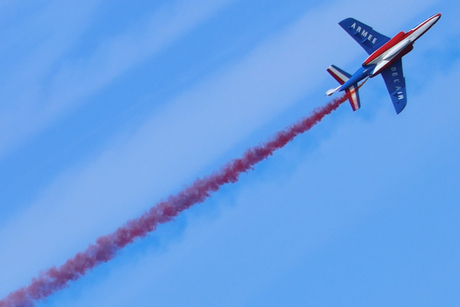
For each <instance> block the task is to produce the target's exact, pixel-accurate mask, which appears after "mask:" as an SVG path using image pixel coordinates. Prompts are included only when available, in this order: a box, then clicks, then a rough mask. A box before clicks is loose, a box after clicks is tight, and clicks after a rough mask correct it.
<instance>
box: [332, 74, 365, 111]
mask: <svg viewBox="0 0 460 307" xmlns="http://www.w3.org/2000/svg"><path fill="white" fill-rule="evenodd" d="M327 71H328V73H330V74H331V76H332V77H333V78H334V79H335V80H336V81H337V82H339V83H340V85H343V84H345V82H347V81H348V80H349V79H350V78H351V75H350V74H349V73H347V72H346V71H344V70H342V69H340V68H338V67H337V66H335V65H331V66H329V67H328V69H327ZM340 89H341V86H339V87H338V88H335V89H330V90H329V91H327V92H326V95H328V96H331V95H332V94H334V93H335V92H336V91H338V90H340ZM358 89H359V88H358V84H353V85H352V86H350V87H349V88H347V89H346V90H345V92H346V95H347V98H348V100H349V101H350V105H351V108H352V109H353V111H356V110H358V109H359V108H361V103H360V101H359V93H358Z"/></svg>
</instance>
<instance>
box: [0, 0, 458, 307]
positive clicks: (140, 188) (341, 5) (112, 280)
mask: <svg viewBox="0 0 460 307" xmlns="http://www.w3.org/2000/svg"><path fill="white" fill-rule="evenodd" d="M459 9H460V4H458V2H456V1H450V0H449V1H448V0H445V1H438V0H428V1H415V0H408V1H404V3H402V2H401V1H396V0H389V1H386V2H385V3H377V2H375V3H369V2H368V1H366V2H365V1H361V0H354V1H333V0H328V1H321V2H318V1H297V0H284V1H277V0H273V1H251V2H248V1H238V0H213V1H211V0H203V1H200V2H199V3H198V2H194V1H190V0H173V1H156V2H155V3H153V4H152V2H151V1H136V2H135V3H134V4H133V3H132V1H125V0H116V1H110V2H109V1H104V0H97V1H95V0H91V1H88V0H82V1H78V3H76V2H75V3H74V2H69V1H34V3H19V2H13V1H3V2H0V33H1V40H2V44H1V45H0V55H1V59H2V61H1V62H2V70H1V72H0V81H1V82H0V94H1V97H2V102H1V103H0V173H1V176H0V204H1V205H0V246H1V252H0V272H1V273H0V297H3V296H6V295H7V294H8V293H9V292H10V291H13V290H16V289H17V288H19V287H21V286H24V285H27V284H28V282H29V281H30V280H31V278H33V277H35V276H37V275H38V273H39V272H40V270H43V269H46V268H49V267H51V266H53V265H59V264H62V263H63V262H65V260H66V259H67V258H69V257H71V256H73V255H74V254H75V253H77V252H79V251H81V250H83V249H85V248H86V246H87V245H88V244H89V243H92V242H94V241H95V239H96V238H97V237H99V236H100V235H104V234H107V233H110V232H112V231H113V230H115V229H116V228H117V227H118V226H120V225H122V224H123V223H124V222H125V221H126V220H128V219H130V218H134V217H137V216H139V215H140V214H142V213H143V212H144V211H146V210H147V209H148V208H149V207H150V206H152V205H154V204H155V203H157V202H158V201H160V200H162V199H164V198H166V197H167V196H168V195H169V194H171V193H175V192H177V191H180V190H181V189H182V188H183V187H184V186H186V185H187V184H189V183H191V182H192V181H193V180H194V179H195V178H197V177H199V176H204V175H206V174H209V173H211V172H212V171H213V170H216V169H218V168H219V167H220V166H221V165H222V164H224V163H225V162H226V161H229V160H230V159H232V158H236V157H238V156H239V155H240V154H241V153H242V152H244V150H245V149H246V148H248V147H250V146H254V145H257V144H258V143H260V142H262V141H264V140H265V139H267V138H268V137H270V136H271V135H273V134H274V133H275V132H276V131H278V130H280V129H282V128H284V127H285V126H287V125H289V124H291V123H293V122H295V121H296V120H298V119H299V118H301V117H303V116H305V115H308V114H309V112H310V111H311V110H312V109H314V108H315V107H316V106H320V105H322V104H325V103H326V102H328V98H327V97H325V96H324V92H325V91H326V90H327V89H329V88H332V87H335V86H336V83H335V81H334V80H333V79H332V78H331V77H330V76H329V75H328V74H327V72H326V68H327V67H328V66H329V65H330V64H335V65H337V66H339V67H341V68H343V69H344V70H346V71H349V72H354V70H356V69H357V68H358V67H359V65H360V64H361V63H362V61H363V60H364V59H365V57H366V54H365V52H364V51H363V50H361V48H360V47H359V46H358V45H357V44H356V43H355V42H354V41H353V40H352V39H351V38H350V37H348V35H347V34H346V33H345V32H344V31H343V30H342V29H341V28H340V27H339V26H338V25H337V23H338V22H339V21H340V20H342V19H344V18H346V17H354V18H356V19H359V20H361V21H363V22H365V23H367V24H369V25H371V26H373V27H374V29H376V30H377V31H379V32H381V33H383V34H386V35H387V36H392V35H394V34H396V33H397V32H398V31H401V30H404V31H408V30H410V29H411V28H413V27H414V26H416V25H417V24H418V23H420V22H422V21H423V20H425V19H426V18H428V17H430V16H432V15H434V14H436V13H439V12H440V13H442V14H443V16H442V18H441V20H440V21H439V22H438V23H437V24H436V25H435V26H434V27H433V28H432V29H431V30H430V31H429V32H428V33H427V34H426V35H425V36H424V37H423V38H422V39H420V40H419V41H417V43H416V44H415V48H414V51H413V52H412V53H410V54H409V55H407V56H406V57H405V58H404V71H405V77H406V83H407V86H408V99H409V102H408V105H407V107H406V109H405V110H404V112H403V113H401V114H400V115H398V116H396V115H395V112H394V110H393V107H392V104H391V100H390V98H389V96H388V93H387V92H386V89H385V85H384V83H383V82H382V80H381V78H380V77H377V78H375V79H372V80H370V81H369V82H368V83H367V84H366V86H364V87H363V88H362V90H361V92H360V93H361V101H362V109H361V110H359V111H358V112H354V113H353V112H352V111H351V108H350V106H349V105H347V104H344V105H343V106H341V107H340V108H339V109H338V110H337V111H336V112H334V113H333V114H332V115H330V116H328V117H327V118H326V119H325V120H324V122H322V123H321V124H320V125H318V126H317V127H315V128H314V129H313V130H312V131H310V132H308V133H306V134H305V135H302V136H300V137H298V138H297V139H296V140H295V141H294V142H292V143H291V144H289V145H287V146H286V147H285V148H283V149H282V150H280V151H278V152H277V153H276V154H275V155H274V156H273V157H271V158H270V159H268V160H266V161H264V162H262V163H261V164H260V165H258V166H257V167H256V168H255V170H254V171H252V172H251V173H249V174H247V175H244V176H242V178H241V180H240V182H238V183H237V184H234V185H231V186H225V187H224V188H222V190H221V191H219V192H218V193H216V194H215V195H213V197H211V198H210V199H209V200H208V201H206V202H205V203H204V204H200V205H197V206H195V207H193V208H191V209H190V210H188V211H187V212H185V213H184V214H182V215H181V216H180V217H179V218H178V219H177V220H176V221H174V222H172V223H169V224H166V225H162V226H161V227H160V228H159V229H158V230H157V231H156V232H154V233H152V235H151V236H149V237H148V238H146V239H144V240H141V241H138V242H137V243H135V244H134V245H132V246H129V247H128V248H126V249H125V250H123V251H122V252H120V254H119V256H118V257H117V258H116V259H115V260H113V261H112V262H110V263H108V264H105V265H102V266H100V267H98V268H97V269H95V270H94V271H92V272H91V273H90V274H88V276H86V277H84V278H82V279H81V280H79V281H77V282H75V283H72V284H71V286H70V287H69V288H68V289H66V290H63V291H61V292H59V293H58V294H56V295H54V296H52V297H50V298H49V299H47V300H46V301H44V302H41V303H40V304H38V306H318V305H319V306H394V305H399V306H401V305H416V306H433V305H443V306H452V305H455V304H456V303H457V302H458V301H459V299H460V297H459V294H458V288H459V286H460V279H459V277H458V276H460V274H459V273H460V272H459V271H460V268H459V266H458V258H459V256H460V249H459V247H458V246H460V244H459V243H460V242H459V241H460V236H459V233H460V232H459V226H458V222H457V221H458V220H459V217H460V209H459V208H458V203H459V196H460V195H459V191H458V186H459V169H460V161H459V159H458V157H459V156H460V142H459V137H460V132H459V129H458V127H457V122H458V118H459V116H460V103H459V99H458V95H457V93H456V91H455V89H456V87H457V80H458V79H459V78H460V61H459V60H460V43H459V40H458V37H459V36H460V20H459V19H458V18H457V16H456V14H455V12H458V11H459Z"/></svg>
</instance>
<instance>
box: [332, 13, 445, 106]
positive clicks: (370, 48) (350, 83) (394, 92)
mask: <svg viewBox="0 0 460 307" xmlns="http://www.w3.org/2000/svg"><path fill="white" fill-rule="evenodd" d="M439 18H441V14H436V15H434V16H432V17H430V18H428V19H427V20H425V21H424V22H422V23H421V24H419V25H418V26H417V27H415V28H413V29H412V30H410V31H409V32H407V33H405V32H402V31H401V32H399V33H398V34H396V35H395V36H394V37H393V38H389V37H386V36H385V35H382V34H380V33H378V32H377V31H374V30H373V29H372V28H371V27H369V26H368V25H366V24H364V23H362V22H360V21H358V20H356V19H353V18H347V19H344V20H342V21H341V22H340V23H339V25H340V26H341V27H342V28H343V29H344V30H345V31H347V32H348V34H350V35H351V37H353V38H354V39H355V41H357V42H358V44H360V45H361V47H363V48H364V50H365V51H366V52H367V53H368V54H369V57H368V58H367V59H366V60H365V61H364V63H363V65H362V67H360V68H359V69H358V71H356V72H355V73H354V74H353V75H350V74H348V73H347V72H345V71H343V70H341V69H340V68H338V67H337V66H334V65H331V66H330V67H329V68H328V69H327V71H328V72H329V73H330V74H331V75H332V76H333V77H334V78H335V79H336V80H337V81H338V82H339V83H340V86H339V87H337V88H335V89H331V90H329V91H327V93H326V94H327V95H328V96H330V95H332V94H333V93H335V92H336V91H345V93H346V95H347V98H348V100H349V101H350V104H351V107H352V108H353V110H354V111H356V110H358V109H359V108H360V107H361V104H360V101H359V93H358V89H359V88H360V87H361V85H362V84H361V85H359V86H358V82H360V81H362V80H364V79H366V80H367V78H373V77H375V76H377V75H378V74H381V75H382V76H383V80H384V81H385V84H386V86H387V88H388V91H389V92H390V96H391V99H392V101H393V105H394V107H395V110H396V113H397V114H399V113H401V111H402V110H403V109H404V107H405V106H406V104H407V94H406V82H405V79H404V75H403V68H402V57H403V56H404V55H406V54H407V53H409V52H410V51H411V50H412V49H413V45H414V42H415V41H416V40H417V39H419V38H420V37H421V36H422V35H423V34H425V33H426V31H428V30H429V29H430V28H431V27H432V26H433V25H434V24H435V23H436V22H437V21H438V20H439Z"/></svg>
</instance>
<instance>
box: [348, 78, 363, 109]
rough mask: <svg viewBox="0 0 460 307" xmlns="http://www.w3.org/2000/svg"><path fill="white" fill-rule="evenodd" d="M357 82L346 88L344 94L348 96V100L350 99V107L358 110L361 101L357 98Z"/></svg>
mask: <svg viewBox="0 0 460 307" xmlns="http://www.w3.org/2000/svg"><path fill="white" fill-rule="evenodd" d="M358 89H359V88H358V84H355V85H352V86H350V87H349V88H348V89H347V90H346V95H347V98H348V101H350V105H351V108H352V109H353V111H356V110H358V109H359V108H361V101H360V100H359V92H358Z"/></svg>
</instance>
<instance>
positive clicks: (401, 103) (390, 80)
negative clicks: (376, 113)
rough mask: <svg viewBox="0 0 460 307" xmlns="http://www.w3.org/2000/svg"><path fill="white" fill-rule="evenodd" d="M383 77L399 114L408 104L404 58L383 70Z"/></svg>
mask: <svg viewBox="0 0 460 307" xmlns="http://www.w3.org/2000/svg"><path fill="white" fill-rule="evenodd" d="M382 77H383V80H384V81H385V84H386V86H387V89H388V92H389V93H390V96H391V100H392V101H393V105H394V107H395V110H396V113H397V114H399V113H401V111H402V110H404V108H405V107H406V104H407V94H406V80H405V79H404V74H403V68H402V60H401V59H399V60H397V61H396V62H395V63H393V64H392V65H390V67H388V68H387V69H385V70H384V71H382Z"/></svg>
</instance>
